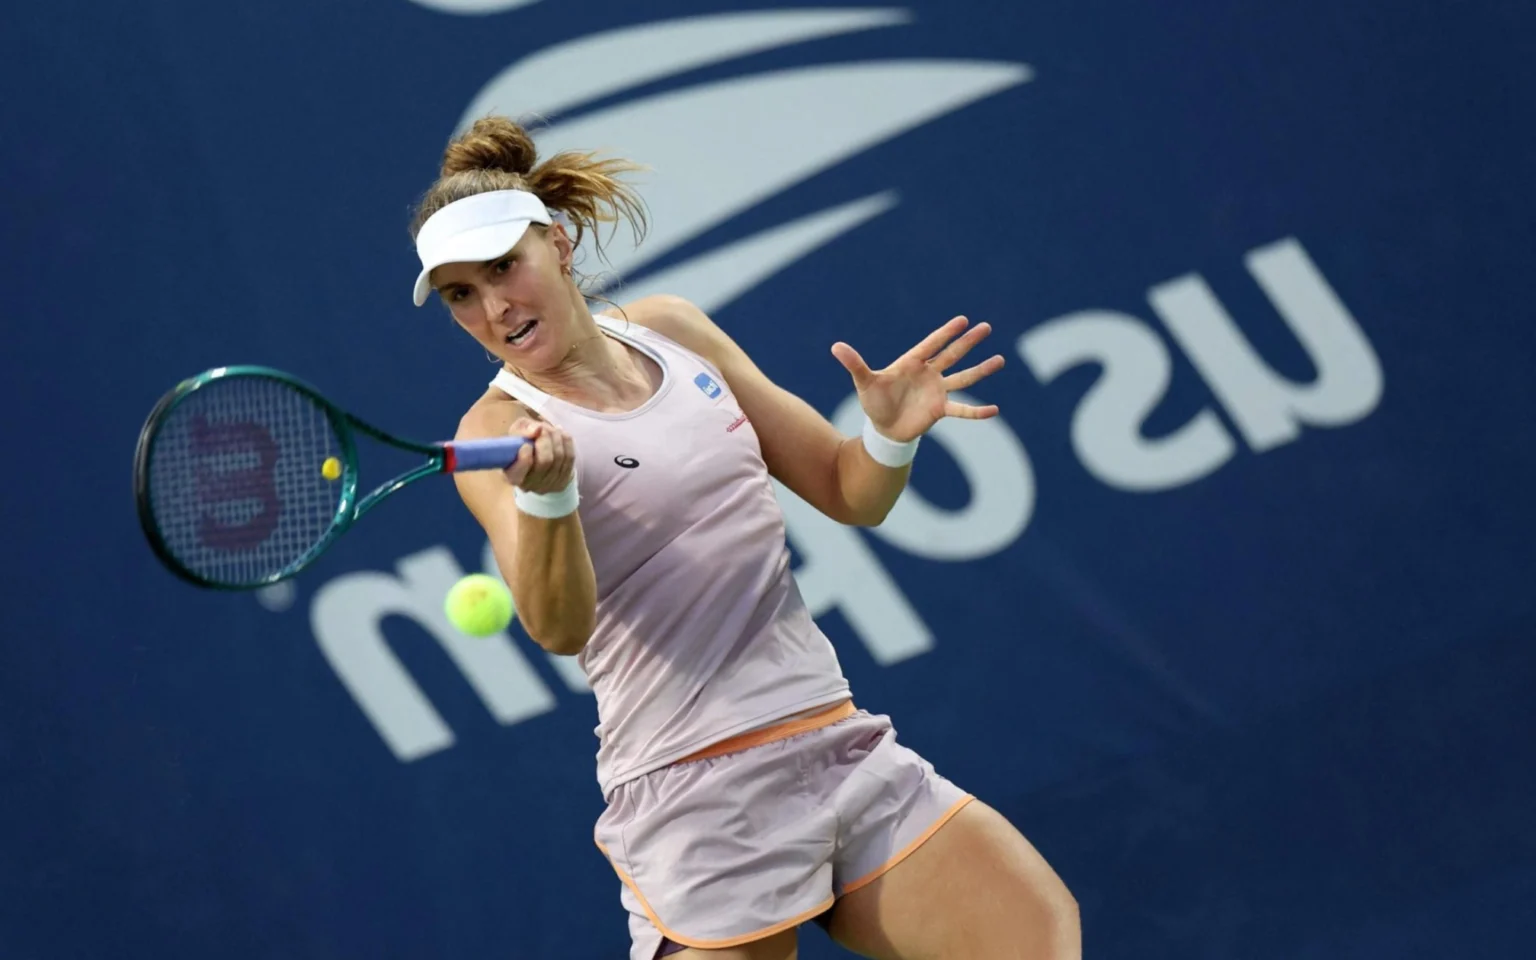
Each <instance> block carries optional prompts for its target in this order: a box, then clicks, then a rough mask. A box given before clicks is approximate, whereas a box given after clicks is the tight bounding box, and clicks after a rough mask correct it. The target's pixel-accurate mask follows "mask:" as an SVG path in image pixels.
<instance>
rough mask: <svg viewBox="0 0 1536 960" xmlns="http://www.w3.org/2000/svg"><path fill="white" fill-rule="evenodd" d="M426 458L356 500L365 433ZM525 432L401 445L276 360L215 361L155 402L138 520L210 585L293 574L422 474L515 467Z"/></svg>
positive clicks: (138, 480)
mask: <svg viewBox="0 0 1536 960" xmlns="http://www.w3.org/2000/svg"><path fill="white" fill-rule="evenodd" d="M359 432H361V433H365V434H368V435H369V436H371V437H373V438H375V439H377V440H380V441H382V442H384V443H386V444H389V445H390V446H392V447H396V448H398V449H401V450H407V451H410V452H412V453H420V454H424V455H425V456H426V458H427V460H426V462H425V463H423V464H422V465H420V466H418V467H416V468H415V469H413V470H407V471H406V472H404V473H402V474H400V475H398V476H396V477H395V478H394V479H392V480H389V481H388V482H386V483H383V484H381V485H379V486H378V487H377V488H375V489H374V490H373V492H371V493H369V494H368V495H367V496H365V497H362V498H361V499H359V498H358V466H357V444H356V434H357V433H359ZM526 442H527V441H526V440H525V439H524V438H523V437H496V438H492V439H488V440H457V441H453V442H448V443H434V444H422V443H413V442H411V441H409V440H401V439H399V438H398V437H392V436H390V435H389V434H387V433H385V432H383V431H382V430H379V429H378V428H377V427H374V426H372V425H371V424H367V423H364V422H363V421H362V420H359V419H358V418H357V417H354V416H353V415H352V414H350V413H347V412H346V411H345V410H343V409H341V408H340V407H338V406H336V405H335V404H334V403H331V402H330V401H329V400H327V399H325V397H323V396H321V395H320V392H319V391H318V390H316V389H315V388H314V387H311V386H310V385H309V384H307V383H304V382H303V381H301V380H299V379H297V378H295V377H291V376H289V375H288V374H286V373H283V372H282V371H280V370H272V369H269V368H267V367H253V366H241V367H217V368H215V369H213V370H208V371H205V372H203V373H200V374H198V375H197V376H195V377H192V378H190V379H188V380H184V381H182V382H181V383H180V384H179V385H178V386H177V387H176V388H175V389H174V390H172V391H171V392H170V393H167V394H166V395H165V396H164V397H162V398H161V399H160V402H159V403H158V404H156V405H155V408H154V410H153V411H151V413H150V415H149V419H148V420H147V421H146V422H145V424H144V428H143V430H142V431H140V433H139V442H138V447H137V449H136V450H135V451H134V458H133V489H134V498H135V500H136V501H137V503H138V511H139V523H140V524H141V525H142V526H143V528H144V535H145V536H146V537H148V538H149V545H150V547H152V548H153V549H154V551H155V555H156V556H157V557H159V558H160V561H161V562H162V563H164V564H165V566H166V567H168V568H169V569H170V570H171V571H172V572H173V573H175V574H176V575H177V576H179V577H182V578H183V579H185V580H189V581H191V582H192V583H195V584H197V585H198V586H201V587H213V588H220V589H225V590H250V589H254V588H256V587H262V586H266V585H267V584H271V583H276V582H278V581H279V580H285V579H287V578H288V577H291V576H293V575H294V574H296V573H298V572H299V571H300V570H303V569H304V568H305V567H307V566H309V565H310V564H311V563H314V562H315V560H316V559H318V558H319V556H320V555H321V554H322V553H323V552H325V549H326V548H327V547H329V546H330V545H331V544H332V543H334V542H335V541H336V538H338V537H340V536H341V535H342V534H343V533H346V532H347V529H348V528H349V527H351V526H352V524H353V523H354V522H355V521H356V520H357V518H358V517H361V516H362V515H363V514H365V513H367V512H368V511H369V510H370V509H372V508H373V507H374V506H375V505H377V504H378V503H379V502H380V501H381V500H383V499H384V498H385V497H388V496H389V495H390V494H393V493H395V492H396V491H397V490H399V489H401V488H402V487H405V486H407V485H409V484H411V483H414V482H415V481H417V480H420V479H422V478H423V477H428V476H432V475H435V474H440V473H453V472H455V471H458V470H491V469H502V468H505V467H507V466H510V465H511V464H512V462H513V461H514V460H516V459H517V452H518V450H520V449H522V447H523V445H524V444H525V443H526Z"/></svg>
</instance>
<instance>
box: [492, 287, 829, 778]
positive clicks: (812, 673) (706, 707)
mask: <svg viewBox="0 0 1536 960" xmlns="http://www.w3.org/2000/svg"><path fill="white" fill-rule="evenodd" d="M596 320H597V322H598V325H599V326H600V327H602V328H603V330H605V331H606V332H607V333H608V334H609V335H610V336H612V337H614V338H616V339H618V340H619V341H621V342H623V343H626V344H628V345H629V346H631V347H632V348H634V349H636V350H639V351H641V352H642V353H644V354H646V355H647V356H649V357H650V358H651V359H652V360H654V361H656V363H657V364H658V365H659V366H660V367H661V369H662V383H661V386H660V388H659V389H657V391H656V393H655V395H654V396H652V397H651V398H650V399H649V400H647V401H646V402H645V403H644V404H643V405H642V406H640V407H639V408H638V409H635V410H632V411H629V412H627V413H597V412H594V411H592V410H587V409H585V408H582V407H578V406H575V405H573V404H570V403H566V402H565V401H563V400H560V399H558V398H556V397H551V396H549V395H548V394H546V393H543V392H542V391H540V390H538V389H536V388H535V387H533V386H531V385H530V384H528V383H527V382H526V381H524V380H521V379H519V378H518V377H516V376H514V375H513V374H512V373H510V372H508V371H506V370H502V371H501V372H500V373H498V374H497V375H496V379H495V380H493V381H491V385H492V386H494V387H496V388H498V389H500V390H502V391H503V392H505V393H507V394H509V395H511V396H512V397H513V398H515V399H517V400H518V401H520V402H522V403H523V405H524V406H526V407H528V408H529V409H531V410H534V411H536V412H537V413H538V414H539V415H540V416H541V417H544V418H545V419H546V420H549V421H550V422H551V423H555V424H557V425H559V427H560V428H561V429H562V430H564V431H566V432H567V433H568V434H570V435H571V437H572V438H573V439H574V440H575V442H576V473H577V483H578V485H579V487H580V490H581V506H580V508H579V513H580V516H581V524H582V529H583V531H584V532H585V534H586V540H587V550H588V552H589V553H590V554H591V556H592V565H593V567H594V569H595V571H596V574H597V629H596V631H595V632H594V633H593V635H592V638H591V640H590V641H588V643H587V646H586V648H585V649H584V650H583V651H582V652H581V654H580V655H579V656H578V662H579V663H580V664H581V666H582V669H583V670H584V671H585V672H586V675H587V681H588V683H590V684H591V686H592V690H593V692H594V693H595V694H596V696H597V716H598V726H597V729H596V733H597V738H598V751H597V779H598V783H599V784H600V785H601V787H602V790H603V793H604V795H605V796H607V795H608V794H609V793H610V792H611V791H612V789H613V788H614V787H616V786H618V785H619V784H622V783H624V782H626V781H628V780H632V779H634V778H636V777H639V776H642V775H644V774H646V773H649V772H651V771H652V770H657V769H660V768H661V767H664V766H666V765H668V764H670V763H673V762H674V761H676V760H679V759H681V758H683V757H686V756H688V755H689V754H691V753H695V752H697V751H699V750H700V749H702V748H704V747H707V746H709V745H710V744H713V743H716V742H718V741H721V740H724V739H726V738H728V737H732V736H735V735H737V734H740V733H744V732H747V731H749V730H754V729H756V728H759V727H762V726H765V725H767V724H770V723H773V722H774V721H776V720H781V719H784V718H786V717H789V716H792V715H794V714H797V713H800V712H802V711H805V710H809V709H813V708H815V707H820V706H826V705H829V704H834V703H837V702H838V701H840V700H843V699H846V698H847V697H848V696H849V688H848V681H847V680H846V679H845V678H844V677H843V673H842V667H841V665H840V664H839V663H838V660H837V654H836V652H835V651H834V650H833V648H832V644H831V642H830V641H828V640H827V638H826V636H825V635H824V634H823V633H822V632H821V630H820V629H819V628H818V627H817V626H816V623H815V621H813V620H812V619H811V616H810V613H809V612H808V611H807V610H806V607H805V603H804V602H803V601H802V600H801V597H800V591H799V588H798V587H797V586H796V584H795V580H794V577H793V575H792V574H791V573H790V566H789V549H788V546H787V544H786V542H785V539H784V517H783V514H782V513H781V512H780V510H779V504H778V500H777V499H775V497H774V490H773V485H772V483H771V482H770V480H769V476H768V468H767V466H766V465H765V464H764V463H763V457H762V451H761V449H760V447H759V446H758V440H757V433H756V432H755V431H754V430H753V429H752V424H751V422H750V421H748V420H747V418H746V416H745V415H743V413H742V412H741V407H740V406H739V405H738V404H737V402H736V398H735V396H734V395H733V394H732V393H731V389H730V387H729V386H728V385H727V384H726V382H725V378H724V377H723V376H722V375H721V374H720V371H719V370H717V369H715V367H714V366H713V365H711V364H710V363H709V362H708V361H706V360H704V359H703V358H702V357H700V356H699V355H698V354H695V353H693V352H692V351H689V350H687V349H685V348H684V347H682V346H680V345H679V344H677V343H675V342H673V341H671V340H669V339H667V338H666V337H664V336H662V335H661V334H659V333H656V332H655V331H653V330H651V329H649V328H647V327H642V326H640V325H639V324H632V323H628V322H627V321H623V320H616V319H614V318H612V317H608V316H597V317H596Z"/></svg>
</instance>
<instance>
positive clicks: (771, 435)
mask: <svg viewBox="0 0 1536 960" xmlns="http://www.w3.org/2000/svg"><path fill="white" fill-rule="evenodd" d="M624 313H625V314H626V315H627V316H628V317H629V318H630V319H631V320H633V321H634V322H636V323H639V324H641V325H643V326H646V327H650V328H651V329H653V330H655V331H656V332H657V333H660V334H661V335H662V336H665V337H667V338H669V339H671V340H674V341H676V342H677V343H680V344H682V345H683V346H685V347H687V348H688V349H690V350H692V351H693V352H695V353H697V354H699V355H700V356H702V357H704V358H705V359H706V360H708V361H709V362H711V363H713V364H714V365H715V366H716V367H718V368H719V370H720V372H721V374H722V375H724V377H725V380H726V383H728V384H729V385H730V388H731V391H732V392H733V393H735V394H736V399H737V400H738V401H739V402H740V404H741V410H742V412H743V413H745V414H746V415H747V418H748V419H749V420H751V421H752V425H753V427H754V429H755V430H756V431H757V437H758V442H759V443H760V444H761V446H762V450H763V460H764V462H765V463H767V465H768V472H769V473H770V474H771V475H773V476H774V477H776V478H777V479H778V480H779V481H780V482H782V483H783V484H784V485H785V486H786V487H788V488H789V489H790V490H792V491H794V493H795V494H796V495H797V496H799V497H800V498H801V499H802V500H804V501H805V502H806V503H809V504H810V505H811V506H813V507H815V508H816V509H817V510H820V511H821V512H822V513H824V514H826V515H827V516H829V517H831V518H832V519H833V520H836V521H838V522H839V523H846V524H851V525H855V526H877V525H879V524H880V523H881V522H882V521H884V520H885V516H886V514H887V513H889V512H890V510H891V507H892V506H894V505H895V503H896V498H897V497H899V496H901V491H902V490H903V489H904V488H905V487H906V485H907V476H908V474H909V473H910V472H911V467H910V465H908V464H907V463H902V462H901V461H902V460H903V459H906V460H910V454H909V453H908V454H905V455H904V454H903V445H905V444H908V443H910V442H915V441H916V440H917V439H918V438H919V437H921V436H922V435H923V434H924V433H926V432H927V431H928V429H929V428H930V427H932V426H933V425H934V424H935V423H937V422H938V421H939V420H940V419H942V418H944V417H959V418H963V419H970V420H983V419H986V418H988V417H993V416H996V415H997V407H996V406H986V407H974V406H969V405H966V404H962V403H957V402H955V401H953V400H950V399H949V391H951V390H963V389H965V388H966V387H969V386H971V385H972V384H974V383H976V382H977V381H979V380H981V379H982V378H983V377H986V376H988V375H990V374H992V373H994V372H996V371H997V370H999V369H1001V368H1002V366H1003V358H1002V357H1001V356H993V357H989V358H988V359H986V360H984V361H982V362H981V363H979V364H977V365H975V366H973V367H970V368H968V369H965V370H961V371H959V372H957V373H951V374H947V375H946V374H945V371H946V370H948V369H949V368H950V367H952V366H954V365H955V364H956V363H957V362H958V361H959V360H960V359H961V358H962V357H964V356H965V355H966V353H968V352H969V351H970V349H971V348H972V347H974V346H975V345H976V344H977V343H979V342H981V340H982V339H983V338H985V337H986V335H987V334H988V333H989V332H990V331H991V328H990V327H989V326H988V325H987V324H985V323H982V324H977V325H976V326H974V327H970V328H969V329H967V327H968V326H969V324H968V322H967V321H966V319H965V318H964V317H956V318H954V319H953V320H951V321H949V322H948V323H946V324H945V325H944V326H942V327H940V328H939V329H937V330H935V331H934V332H933V333H931V334H929V335H928V336H927V337H925V338H924V339H923V341H922V342H921V343H919V344H918V345H917V346H915V347H913V348H912V349H911V350H909V351H907V352H906V353H904V354H902V356H901V357H899V358H898V359H897V360H896V361H895V362H894V363H892V364H891V365H890V366H888V367H886V368H884V369H882V370H871V369H870V368H869V366H868V365H866V364H865V363H864V360H863V358H861V357H860V356H859V354H858V352H857V351H855V350H854V349H853V348H852V347H850V346H848V345H847V344H846V343H837V344H834V345H833V347H832V355H833V356H835V357H836V358H837V360H838V361H839V362H840V363H842V365H843V367H844V368H846V369H847V370H848V372H849V374H851V375H852V377H853V384H854V388H855V389H856V390H857V391H858V394H859V402H860V404H861V405H862V406H863V408H864V413H865V415H866V417H867V418H868V422H869V427H871V428H873V430H874V431H875V432H876V434H877V436H875V437H873V438H870V440H871V445H872V446H874V447H876V448H877V449H876V454H877V455H878V456H879V460H877V459H876V458H875V456H871V454H870V450H869V449H867V448H866V446H865V438H864V437H862V436H860V437H845V436H843V435H842V434H841V433H839V432H838V430H837V428H836V427H834V426H833V425H832V424H831V423H829V422H828V421H827V419H826V418H825V417H823V416H822V415H821V414H820V413H818V412H817V411H816V409H815V408H814V407H812V406H811V405H810V404H808V403H806V402H805V401H804V400H802V399H800V398H799V397H797V396H795V395H794V394H792V393H790V392H789V391H788V390H785V389H784V388H782V387H780V386H778V385H777V384H775V383H774V382H773V381H772V380H770V379H769V378H768V376H767V375H766V374H764V373H763V372H762V370H760V369H759V368H758V367H757V365H756V364H755V363H753V362H752V359H751V358H750V357H748V356H747V354H746V351H744V350H742V349H741V347H740V346H738V345H737V344H736V342H735V341H734V340H732V339H731V338H730V337H729V336H728V335H727V334H726V332H725V331H724V330H721V329H720V327H719V326H717V325H716V324H715V322H714V321H713V320H711V319H710V318H709V316H708V315H706V314H705V313H704V311H702V310H700V309H699V308H698V307H696V306H694V305H693V304H691V303H689V302H688V301H687V300H684V299H682V298H680V297H672V296H655V297H646V298H644V299H642V300H637V301H635V302H634V303H630V304H626V305H625V306H624ZM962 334H963V335H962ZM880 461H885V463H882V462H880ZM886 463H893V464H896V465H895V466H886V465H885V464H886Z"/></svg>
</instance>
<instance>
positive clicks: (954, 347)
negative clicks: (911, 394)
mask: <svg viewBox="0 0 1536 960" xmlns="http://www.w3.org/2000/svg"><path fill="white" fill-rule="evenodd" d="M991 332H992V324H990V323H978V324H976V326H974V327H972V328H971V329H969V330H967V331H966V332H965V336H963V337H961V338H960V339H958V340H956V341H954V342H953V343H951V344H950V345H949V346H947V347H945V348H944V349H943V350H941V351H939V355H938V356H936V357H934V358H933V359H932V360H930V361H929V362H928V364H929V366H931V367H933V369H935V370H938V371H940V372H943V371H945V370H948V369H949V368H950V367H952V366H954V365H955V364H956V363H958V362H959V361H960V358H961V357H963V356H965V355H966V354H967V353H970V352H971V348H972V347H974V346H976V344H978V343H980V342H981V341H983V340H985V339H986V337H987V334H989V333H991Z"/></svg>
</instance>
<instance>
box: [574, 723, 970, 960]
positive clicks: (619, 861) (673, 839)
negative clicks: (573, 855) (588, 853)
mask: <svg viewBox="0 0 1536 960" xmlns="http://www.w3.org/2000/svg"><path fill="white" fill-rule="evenodd" d="M970 800H971V797H970V795H969V794H967V793H966V792H965V791H963V790H961V789H960V788H959V787H957V786H955V785H954V784H953V783H950V782H949V781H948V780H946V779H944V778H943V777H941V776H939V775H938V774H937V773H936V772H935V771H934V769H933V767H932V765H930V764H929V763H928V762H927V761H926V760H924V759H923V758H922V757H920V756H918V755H917V754H916V753H914V752H913V751H911V750H909V749H907V748H906V747H904V746H901V745H900V744H898V743H897V742H896V733H895V731H894V730H893V729H892V727H891V722H890V718H888V717H885V716H877V715H872V714H870V713H867V712H865V711H863V710H859V711H855V712H854V713H853V714H852V715H851V716H848V717H847V718H845V719H842V720H838V721H836V722H834V723H831V724H829V725H827V726H822V727H819V728H817V729H814V730H811V731H809V732H805V733H798V734H795V735H792V736H789V737H786V738H784V739H779V740H772V741H771V742H768V743H764V744H762V745H760V746H753V747H751V748H750V749H744V750H741V751H740V752H737V753H729V754H726V755H724V756H717V757H711V758H708V759H700V760H688V761H683V762H679V763H675V764H673V765H672V766H669V767H666V768H664V769H661V770H657V771H655V772H654V773H650V774H647V775H645V776H643V777H640V778H638V779H636V780H631V781H629V782H628V783H625V784H622V785H620V786H619V787H618V788H617V789H616V790H615V791H614V794H613V796H612V798H611V800H610V802H609V804H608V808H607V809H606V810H605V811H604V812H603V815H602V816H601V817H599V818H598V821H597V829H596V840H597V845H598V848H599V849H601V850H602V851H603V853H604V854H605V855H607V857H608V860H609V862H610V863H612V865H613V869H614V871H615V872H616V873H617V874H618V875H619V879H620V880H621V881H623V886H622V888H621V890H620V894H619V896H620V900H621V901H622V902H623V904H624V907H625V909H627V910H628V911H629V930H630V938H631V942H632V945H631V948H630V960H655V958H656V957H658V956H665V955H666V954H667V953H671V952H676V951H677V950H680V949H682V948H684V947H702V948H706V949H717V950H718V949H723V948H726V947H732V946H738V945H740V944H743V943H748V942H751V941H753V940H758V939H761V938H763V937H767V936H771V935H773V934H775V933H778V932H780V931H781V930H786V929H788V928H790V927H794V926H798V925H799V924H801V923H803V922H805V921H807V920H811V919H813V918H817V917H820V916H821V915H822V914H824V913H826V912H827V911H828V910H829V909H831V907H832V905H833V904H834V902H835V901H836V900H837V898H838V897H840V896H842V895H844V894H846V893H850V892H852V891H854V890H857V889H858V888H859V887H862V886H864V885H865V884H867V883H870V882H871V881H873V880H875V879H876V878H878V877H879V876H880V875H881V874H883V873H885V872H886V871H887V870H889V869H890V868H892V867H894V866H895V865H896V864H898V863H900V862H901V861H902V860H903V859H904V858H905V857H906V856H907V855H908V854H910V853H911V852H912V851H914V850H916V849H917V848H918V847H919V846H921V845H922V843H923V841H925V840H927V839H928V838H929V837H930V836H932V835H933V834H934V832H935V831H937V830H938V829H939V827H941V826H943V825H944V823H945V822H946V821H948V820H949V818H950V817H952V816H954V815H955V814H956V813H957V812H959V810H960V809H961V808H962V807H963V806H965V804H966V803H967V802H969V801H970Z"/></svg>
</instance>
